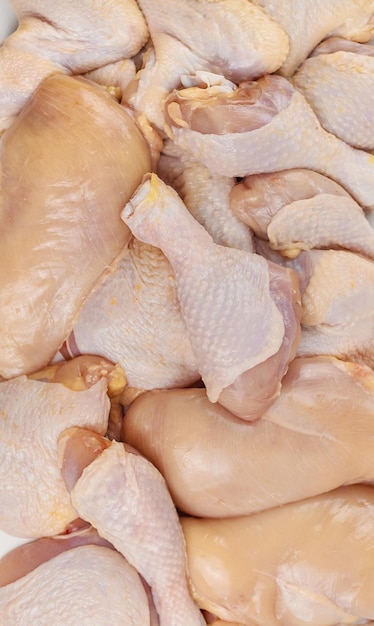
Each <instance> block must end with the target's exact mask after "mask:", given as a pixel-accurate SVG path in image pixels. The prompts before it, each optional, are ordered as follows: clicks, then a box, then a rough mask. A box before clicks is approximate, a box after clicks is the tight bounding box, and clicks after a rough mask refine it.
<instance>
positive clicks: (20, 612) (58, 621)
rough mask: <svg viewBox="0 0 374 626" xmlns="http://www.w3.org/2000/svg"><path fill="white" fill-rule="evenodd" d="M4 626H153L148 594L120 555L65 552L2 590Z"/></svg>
mask: <svg viewBox="0 0 374 626" xmlns="http://www.w3.org/2000/svg"><path fill="white" fill-rule="evenodd" d="M0 620H1V624H2V626H14V625H15V624H17V626H30V625H31V624H35V625H36V624H37V626H51V624H53V625H54V626H66V625H67V624H79V625H80V626H107V625H108V624H110V625H111V626H150V613H149V605H148V599H147V595H146V592H145V590H144V587H143V585H142V582H141V579H140V577H139V575H138V573H137V572H136V570H135V569H134V568H133V567H132V566H131V565H129V563H128V562H127V561H126V560H125V559H124V558H123V556H122V555H121V554H119V553H118V552H116V551H115V550H112V549H110V548H107V547H104V546H99V545H90V544H88V545H82V546H79V547H76V548H74V549H71V550H67V551H65V552H62V553H60V554H58V555H57V556H55V557H54V558H51V559H50V560H48V561H47V562H45V563H42V564H41V565H39V566H38V567H37V568H36V569H34V570H32V571H31V572H30V573H28V574H26V575H25V576H23V577H22V578H19V579H18V580H16V581H15V582H13V583H10V584H8V585H6V586H5V587H1V588H0Z"/></svg>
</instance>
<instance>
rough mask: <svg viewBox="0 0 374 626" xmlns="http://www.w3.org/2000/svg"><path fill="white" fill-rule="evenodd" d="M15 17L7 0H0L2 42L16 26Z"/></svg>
mask: <svg viewBox="0 0 374 626" xmlns="http://www.w3.org/2000/svg"><path fill="white" fill-rule="evenodd" d="M16 23H17V22H16V18H15V15H14V12H13V10H12V9H11V7H10V4H9V2H8V0H0V42H2V41H3V40H4V39H5V37H7V36H8V35H9V33H11V32H12V30H14V28H15V26H16Z"/></svg>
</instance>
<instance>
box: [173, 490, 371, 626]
mask: <svg viewBox="0 0 374 626" xmlns="http://www.w3.org/2000/svg"><path fill="white" fill-rule="evenodd" d="M373 507H374V490H373V488H372V487H368V486H363V485H357V486H354V487H342V488H340V489H337V490H335V491H332V492H330V493H328V494H326V495H322V496H316V497H315V498H309V499H307V500H302V501H300V502H296V503H294V504H288V505H286V506H282V507H278V508H275V509H271V510H270V511H264V512H263V513H258V514H256V515H250V516H248V517H246V516H244V517H237V518H233V519H226V520H211V519H195V518H184V519H183V518H182V520H181V522H182V527H183V531H184V535H185V538H186V544H187V554H188V564H189V571H190V575H191V579H192V585H193V593H194V597H195V599H196V601H197V602H198V604H199V606H200V607H202V608H204V609H207V610H209V611H211V612H212V613H213V614H215V615H217V616H218V617H220V618H221V619H223V620H227V621H229V622H239V623H240V624H243V626H305V624H313V626H336V625H337V624H339V625H343V624H350V625H355V624H357V625H358V624H373V623H374V599H373V594H372V589H373V584H374V580H373V576H374V570H373V557H372V553H373V545H374V521H373V520H374V508H373Z"/></svg>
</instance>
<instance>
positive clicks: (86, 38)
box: [0, 0, 148, 134]
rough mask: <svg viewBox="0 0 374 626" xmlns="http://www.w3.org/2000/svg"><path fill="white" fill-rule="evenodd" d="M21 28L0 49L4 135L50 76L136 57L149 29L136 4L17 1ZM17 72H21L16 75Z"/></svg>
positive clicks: (0, 119) (128, 1) (0, 109)
mask: <svg viewBox="0 0 374 626" xmlns="http://www.w3.org/2000/svg"><path fill="white" fill-rule="evenodd" d="M12 5H13V8H14V10H15V11H16V13H17V17H18V19H19V27H18V29H17V30H16V32H15V33H13V34H12V35H11V36H10V37H8V39H7V40H6V41H5V43H4V45H3V46H2V47H1V48H0V134H1V131H2V130H4V129H6V128H8V127H9V126H10V125H11V123H12V122H13V121H14V118H15V117H16V116H17V115H18V113H19V112H20V110H21V109H22V107H23V106H24V105H25V104H26V102H27V100H28V99H29V97H30V96H31V94H32V93H33V91H34V90H35V89H36V88H37V87H38V85H39V83H40V82H41V81H42V80H43V79H44V78H46V77H47V76H49V75H51V74H53V73H56V72H61V73H69V74H82V73H84V72H87V71H89V70H92V69H95V68H97V67H100V66H102V65H106V64H107V63H112V62H114V61H118V60H120V59H123V58H124V57H131V56H132V55H134V54H136V53H137V52H138V51H139V50H140V48H141V47H142V45H143V44H144V43H145V42H146V40H147V37H148V29H147V26H146V23H145V21H144V18H143V16H142V14H141V12H140V10H139V7H138V5H137V3H136V2H135V0H109V1H107V2H105V5H103V3H102V2H100V1H99V0H94V1H92V0H89V1H88V0H84V1H83V2H70V1H69V0H63V1H62V2H61V1H60V2H58V3H57V4H56V3H53V2H47V1H46V0H12ZM15 68H17V69H16V71H15Z"/></svg>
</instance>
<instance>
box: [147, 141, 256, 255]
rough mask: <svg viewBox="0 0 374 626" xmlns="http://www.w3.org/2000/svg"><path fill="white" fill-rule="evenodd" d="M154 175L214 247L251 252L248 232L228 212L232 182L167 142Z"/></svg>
mask: <svg viewBox="0 0 374 626" xmlns="http://www.w3.org/2000/svg"><path fill="white" fill-rule="evenodd" d="M157 174H158V176H160V178H161V179H162V180H163V181H164V182H165V183H167V184H168V185H170V186H171V187H173V188H174V189H175V190H176V191H177V192H178V194H179V195H180V197H181V198H182V200H183V202H184V204H185V205H186V207H187V209H188V210H189V212H190V213H191V215H193V217H194V218H195V219H196V220H197V221H198V222H199V224H201V225H202V226H204V228H205V229H206V230H207V231H208V233H209V234H210V235H211V237H212V239H213V241H214V242H215V243H218V244H219V245H222V246H229V247H230V248H239V249H240V250H248V251H249V252H254V244H253V238H252V233H251V230H250V229H249V228H248V227H247V226H245V225H244V224H243V222H242V220H240V219H238V218H237V217H236V215H234V214H233V212H232V210H231V208H230V204H229V197H230V193H231V191H232V188H233V187H234V184H235V179H234V178H229V177H228V176H220V175H218V174H214V173H213V172H211V171H210V170H209V169H208V168H207V167H205V165H203V163H201V161H198V160H197V159H194V158H193V157H191V155H190V154H189V153H185V152H183V151H182V150H180V149H179V148H178V146H177V145H175V144H174V143H173V142H172V141H170V140H165V142H164V147H163V151H162V154H161V157H160V159H159V162H158V165H157Z"/></svg>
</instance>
